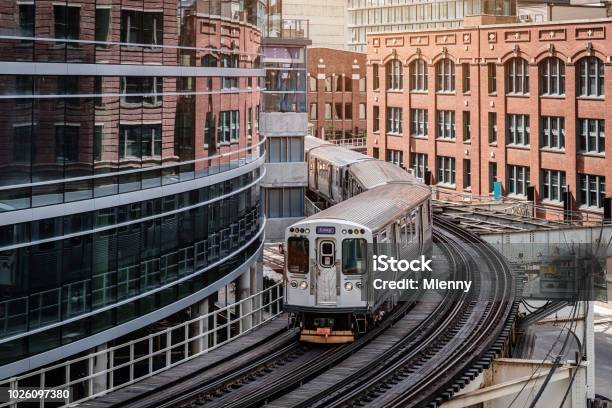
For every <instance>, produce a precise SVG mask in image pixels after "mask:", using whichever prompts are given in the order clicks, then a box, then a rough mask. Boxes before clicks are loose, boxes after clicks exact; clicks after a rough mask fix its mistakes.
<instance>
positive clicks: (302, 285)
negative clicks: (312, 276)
mask: <svg viewBox="0 0 612 408" xmlns="http://www.w3.org/2000/svg"><path fill="white" fill-rule="evenodd" d="M300 288H302V289H304V290H305V289H307V288H308V284H307V283H306V281H302V283H300Z"/></svg>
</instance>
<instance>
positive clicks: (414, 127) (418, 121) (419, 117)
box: [410, 109, 427, 137]
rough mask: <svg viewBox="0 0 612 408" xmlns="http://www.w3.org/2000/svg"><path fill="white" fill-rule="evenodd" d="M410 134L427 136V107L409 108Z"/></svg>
mask: <svg viewBox="0 0 612 408" xmlns="http://www.w3.org/2000/svg"><path fill="white" fill-rule="evenodd" d="M410 135H411V136H416V137H427V109H410Z"/></svg>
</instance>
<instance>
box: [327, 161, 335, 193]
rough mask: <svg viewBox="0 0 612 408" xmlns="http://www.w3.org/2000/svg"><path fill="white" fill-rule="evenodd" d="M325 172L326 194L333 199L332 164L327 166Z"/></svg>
mask: <svg viewBox="0 0 612 408" xmlns="http://www.w3.org/2000/svg"><path fill="white" fill-rule="evenodd" d="M327 174H328V175H329V179H328V180H327V194H328V197H329V198H330V200H333V199H334V166H332V165H331V164H330V165H328V166H327Z"/></svg>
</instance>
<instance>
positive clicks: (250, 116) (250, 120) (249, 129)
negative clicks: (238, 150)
mask: <svg viewBox="0 0 612 408" xmlns="http://www.w3.org/2000/svg"><path fill="white" fill-rule="evenodd" d="M246 126H247V135H248V136H249V139H250V138H252V137H253V108H249V109H248V110H247V123H246Z"/></svg>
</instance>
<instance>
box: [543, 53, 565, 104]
mask: <svg viewBox="0 0 612 408" xmlns="http://www.w3.org/2000/svg"><path fill="white" fill-rule="evenodd" d="M540 93H541V94H542V95H565V64H564V63H563V61H561V60H560V59H559V58H556V57H549V58H546V59H545V60H544V61H542V62H541V63H540Z"/></svg>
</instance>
